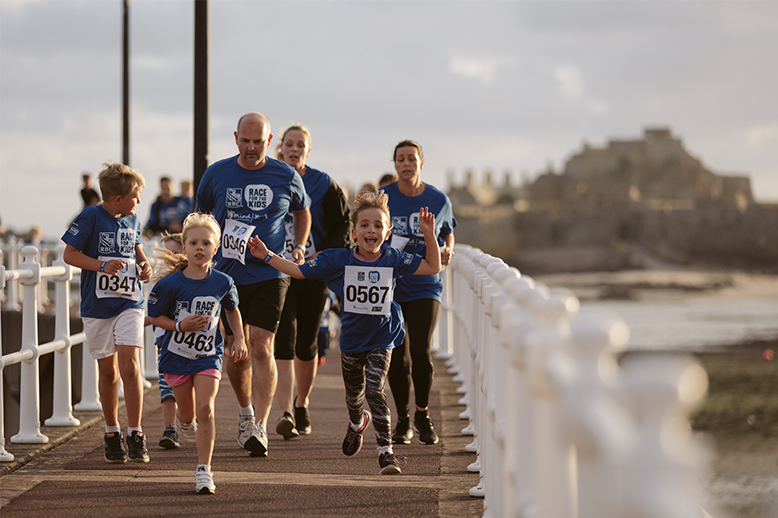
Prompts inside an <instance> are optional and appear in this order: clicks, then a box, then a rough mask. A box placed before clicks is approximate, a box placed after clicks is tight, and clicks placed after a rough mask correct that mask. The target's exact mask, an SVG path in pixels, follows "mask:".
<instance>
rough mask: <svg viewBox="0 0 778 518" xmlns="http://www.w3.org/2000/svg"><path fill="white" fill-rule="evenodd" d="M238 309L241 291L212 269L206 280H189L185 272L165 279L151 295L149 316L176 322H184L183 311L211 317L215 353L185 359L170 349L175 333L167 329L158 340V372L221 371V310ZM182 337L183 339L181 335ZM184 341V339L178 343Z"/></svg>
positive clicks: (231, 281)
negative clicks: (214, 328) (214, 332)
mask: <svg viewBox="0 0 778 518" xmlns="http://www.w3.org/2000/svg"><path fill="white" fill-rule="evenodd" d="M237 307H238V290H237V289H236V288H235V283H234V282H233V280H232V278H231V277H230V276H229V275H226V274H224V273H222V272H220V271H218V270H215V269H213V268H211V271H210V274H209V275H208V277H206V278H205V279H190V278H188V277H187V276H186V275H184V273H183V271H182V270H179V271H177V272H176V273H173V274H170V275H168V276H167V277H163V278H162V279H160V280H159V282H157V284H156V285H154V287H153V288H152V289H151V293H149V304H148V315H149V317H152V318H153V317H159V316H162V315H165V316H167V317H169V318H171V319H173V320H175V321H178V320H181V319H182V318H181V315H180V313H181V311H186V312H188V313H191V314H193V315H201V314H207V315H210V317H211V318H210V322H211V325H213V326H216V334H215V337H214V340H213V344H212V345H213V347H214V350H215V353H214V354H213V355H210V356H202V357H200V358H193V359H192V358H186V357H184V356H181V355H180V354H176V353H174V352H171V351H170V350H168V346H169V345H170V341H171V339H173V337H174V334H175V333H176V332H175V331H168V330H164V333H163V334H162V336H159V337H157V344H158V345H159V348H160V354H159V370H160V372H164V373H166V374H197V373H198V372H202V371H204V370H206V369H219V370H221V369H222V356H224V340H223V339H222V336H221V332H220V331H219V316H220V315H221V310H222V308H224V309H225V310H228V311H232V310H235V309H237ZM182 338H183V336H182ZM179 341H181V340H179Z"/></svg>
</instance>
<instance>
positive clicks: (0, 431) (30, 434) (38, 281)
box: [0, 241, 159, 462]
mask: <svg viewBox="0 0 778 518" xmlns="http://www.w3.org/2000/svg"><path fill="white" fill-rule="evenodd" d="M156 245H157V242H156V241H155V242H149V243H148V244H145V245H144V248H145V249H146V250H149V251H150V250H152V247H153V246H156ZM3 249H4V250H5V251H6V252H7V253H8V265H9V267H8V268H6V267H5V266H4V261H3V255H4V254H3ZM3 249H0V293H3V294H5V302H6V307H7V309H9V310H12V311H14V310H15V311H18V310H19V309H21V311H22V343H21V349H20V350H19V351H16V352H13V353H10V354H4V355H3V356H2V362H0V462H10V461H13V460H14V456H13V455H12V454H10V453H9V452H7V451H6V449H5V430H4V427H5V422H4V417H5V400H4V399H3V370H4V369H5V368H6V367H8V366H9V365H14V364H20V371H21V372H20V388H19V398H20V401H19V432H18V433H17V434H16V435H14V436H13V437H11V442H12V443H21V444H42V443H47V442H48V440H49V439H48V437H47V436H45V435H43V434H42V433H41V431H40V399H41V397H40V389H39V387H40V385H39V374H38V373H39V365H38V359H39V358H40V356H42V355H44V354H48V353H55V356H54V381H53V413H52V416H51V417H50V418H49V419H46V421H45V423H44V424H45V425H47V426H78V425H79V424H80V422H79V420H78V419H76V418H75V417H74V416H73V409H74V408H75V410H79V411H98V410H101V408H102V407H101V405H100V397H99V393H98V388H97V361H96V360H93V359H91V358H89V355H88V354H87V353H86V350H85V349H84V351H83V354H82V366H81V401H80V402H79V403H78V404H76V405H75V407H74V406H73V405H72V393H71V355H70V350H71V348H72V346H73V345H76V344H79V343H84V342H85V340H86V336H85V334H84V333H77V334H71V333H70V307H71V286H70V284H71V281H72V280H74V277H75V278H76V280H78V276H80V272H81V271H80V270H79V269H78V268H75V267H72V266H70V265H68V264H66V263H65V262H64V260H63V259H62V256H63V254H64V251H65V246H64V245H58V246H56V248H55V255H56V259H55V260H54V263H53V266H45V264H46V263H45V256H46V253H48V252H47V249H45V248H44V249H43V251H44V252H45V253H43V254H40V253H39V250H38V249H37V248H36V247H34V246H24V247H22V246H21V244H20V241H16V242H14V241H11V242H8V243H5V244H4V246H3ZM20 255H21V256H23V257H24V262H22V263H20V262H19V259H18V258H19V256H20ZM147 255H149V254H147ZM49 281H52V282H55V283H56V302H55V304H54V313H55V317H54V322H55V324H54V325H55V339H54V340H52V341H51V342H48V343H45V344H40V343H38V313H39V311H41V309H42V307H43V304H42V303H41V300H42V297H43V295H42V294H47V293H48V289H47V287H46V285H47V284H48V282H49ZM19 286H21V287H23V292H20V290H19ZM144 289H146V290H147V291H148V290H149V289H150V287H149V285H148V284H146V285H144ZM46 297H47V295H46ZM153 340H154V338H153V333H151V332H147V333H145V345H146V346H145V347H144V349H145V352H144V354H143V355H141V368H142V369H144V370H143V372H144V377H145V378H146V379H145V380H144V385H145V386H146V387H150V386H151V384H150V383H149V382H148V381H146V380H151V379H153V380H156V379H157V377H158V375H159V374H158V371H157V358H156V348H155V347H154V343H153ZM0 351H2V338H1V337H0ZM119 397H120V398H121V397H123V391H122V387H121V381H120V392H119Z"/></svg>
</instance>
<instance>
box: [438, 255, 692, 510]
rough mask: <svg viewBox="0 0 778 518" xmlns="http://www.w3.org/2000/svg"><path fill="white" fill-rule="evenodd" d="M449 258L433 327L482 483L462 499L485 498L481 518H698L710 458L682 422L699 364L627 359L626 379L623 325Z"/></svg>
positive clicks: (506, 271)
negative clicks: (437, 329) (703, 476)
mask: <svg viewBox="0 0 778 518" xmlns="http://www.w3.org/2000/svg"><path fill="white" fill-rule="evenodd" d="M455 250H456V254H455V256H454V259H453V260H452V263H451V265H450V267H449V268H448V269H447V270H450V275H449V276H444V283H445V288H444V292H446V290H448V291H447V292H448V293H450V298H449V299H444V303H443V305H442V306H444V307H445V306H447V304H450V306H449V308H450V309H448V310H447V311H443V312H441V321H440V325H441V326H442V325H444V324H443V317H444V315H445V318H447V319H449V318H450V319H451V321H452V327H453V330H452V332H451V333H450V334H449V333H447V332H442V333H440V339H441V343H440V349H441V350H448V351H450V354H449V355H448V358H449V359H448V361H447V365H448V366H449V370H450V372H452V373H455V374H456V376H455V378H454V379H455V380H456V381H458V382H460V383H461V384H462V385H461V387H460V388H459V390H458V392H460V393H462V394H463V396H462V398H461V399H460V401H459V403H460V404H461V405H463V406H464V407H465V408H464V410H463V411H462V413H461V414H460V418H462V419H466V420H468V422H469V424H468V425H467V426H466V427H465V428H464V429H463V430H462V434H463V435H473V437H474V439H473V442H472V443H471V444H469V445H467V446H466V447H465V450H466V451H472V452H475V453H476V458H475V460H474V462H473V463H471V464H470V465H469V466H468V467H467V469H468V471H477V472H479V474H480V478H479V483H478V485H477V486H475V487H473V488H472V489H470V495H471V496H473V497H483V498H484V516H488V517H493V518H497V517H522V518H579V517H580V518H617V517H618V518H622V517H623V518H626V517H630V518H632V517H634V518H660V517H667V518H675V517H678V518H680V517H682V516H685V517H695V516H699V517H702V516H704V511H703V509H702V507H701V505H700V502H701V498H700V495H699V493H700V481H699V480H698V479H697V478H696V477H697V476H698V475H699V474H700V473H701V472H702V467H703V461H704V457H705V455H704V453H705V452H704V451H702V450H700V449H699V447H698V446H697V445H696V444H695V443H694V442H693V439H692V437H691V434H690V431H689V430H690V427H689V424H688V420H687V417H686V416H688V414H689V412H690V411H691V410H693V409H694V408H695V406H696V405H699V402H700V401H701V400H702V398H703V396H704V394H705V391H706V390H707V377H706V374H705V371H704V370H703V369H702V367H701V366H700V365H699V363H697V362H696V361H694V360H692V359H690V358H689V357H686V356H683V355H667V356H663V355H658V354H654V355H649V356H646V355H638V354H634V353H630V354H628V355H627V356H626V357H625V360H624V362H623V363H624V366H623V367H620V366H619V365H618V362H617V357H618V355H619V354H621V353H622V352H623V351H624V347H625V345H626V343H627V340H628V337H629V330H628V329H627V327H626V325H625V324H624V323H623V322H622V321H621V320H620V318H619V317H618V316H617V315H614V314H612V313H606V312H603V311H594V310H590V309H587V308H584V309H581V308H580V307H579V306H580V304H579V302H578V299H577V298H576V297H575V296H574V294H573V293H572V292H571V291H569V290H565V289H548V288H547V287H546V286H543V285H542V284H540V283H537V282H535V281H534V280H533V279H531V278H528V277H526V276H522V275H521V273H519V271H518V270H516V269H515V268H510V267H508V266H507V265H505V264H504V263H503V262H502V261H501V260H500V259H498V258H495V257H492V256H489V255H487V254H484V253H482V252H481V251H480V250H477V249H474V248H471V247H468V246H466V245H457V246H456V248H455ZM447 301H450V302H447ZM445 325H448V324H447V323H446V324H445ZM444 337H447V339H448V341H449V342H448V343H444V342H443V340H444Z"/></svg>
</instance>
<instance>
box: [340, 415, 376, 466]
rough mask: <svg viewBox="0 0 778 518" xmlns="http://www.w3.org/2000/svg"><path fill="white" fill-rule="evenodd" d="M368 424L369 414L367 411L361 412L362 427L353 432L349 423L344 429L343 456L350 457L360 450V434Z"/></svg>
mask: <svg viewBox="0 0 778 518" xmlns="http://www.w3.org/2000/svg"><path fill="white" fill-rule="evenodd" d="M369 423H370V412H368V411H367V410H364V411H363V412H362V426H360V427H359V430H356V431H354V428H352V427H351V422H350V421H349V424H348V426H347V427H346V428H347V429H346V438H345V439H343V453H344V454H345V455H348V456H349V457H350V456H352V455H356V454H357V453H358V452H359V450H360V449H361V448H362V432H364V431H365V428H367V425H368V424H369Z"/></svg>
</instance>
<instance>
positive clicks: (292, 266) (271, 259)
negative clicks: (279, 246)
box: [248, 236, 305, 279]
mask: <svg viewBox="0 0 778 518" xmlns="http://www.w3.org/2000/svg"><path fill="white" fill-rule="evenodd" d="M248 245H249V251H251V255H253V256H254V257H256V258H257V259H262V260H263V261H265V262H266V263H267V264H269V265H270V266H272V267H273V268H275V269H276V270H278V271H279V272H281V273H285V274H287V275H289V276H291V277H294V278H295V279H305V276H304V275H303V272H301V271H300V267H299V266H297V263H293V262H292V261H287V260H286V259H284V258H283V257H281V256H278V255H276V254H274V253H273V252H272V251H270V250H268V249H267V247H266V246H265V243H263V242H262V240H261V239H259V238H258V237H257V236H254V237H252V238H249V241H248Z"/></svg>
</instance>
